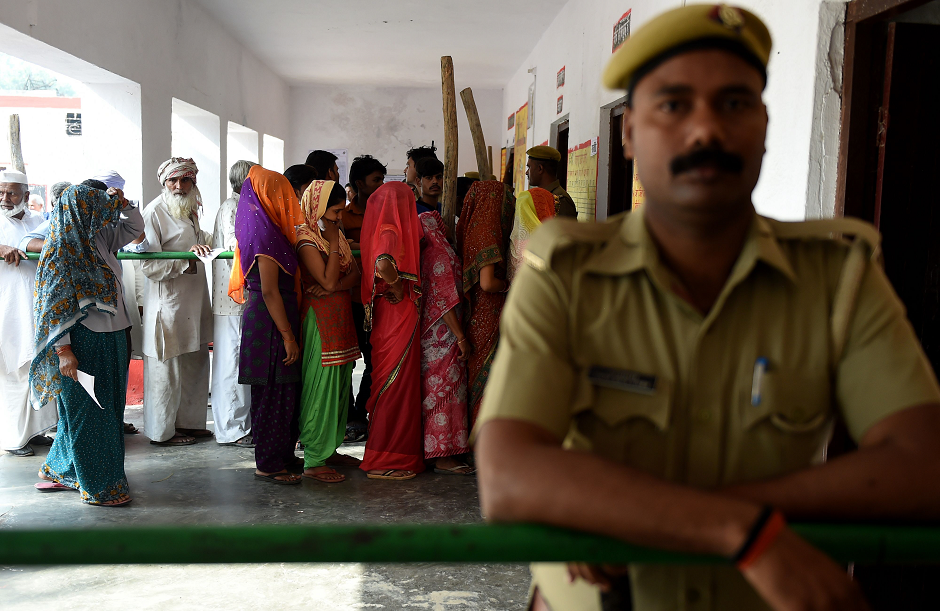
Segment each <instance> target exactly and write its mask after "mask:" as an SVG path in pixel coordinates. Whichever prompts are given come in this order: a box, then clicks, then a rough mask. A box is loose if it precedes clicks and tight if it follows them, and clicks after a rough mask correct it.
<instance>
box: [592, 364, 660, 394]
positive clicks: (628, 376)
mask: <svg viewBox="0 0 940 611" xmlns="http://www.w3.org/2000/svg"><path fill="white" fill-rule="evenodd" d="M588 379H590V380H591V382H592V383H594V384H596V385H598V386H605V387H607V388H613V389H614V390H625V391H627V392H635V393H639V394H641V395H651V394H653V393H654V392H656V376H654V375H649V374H645V373H640V372H639V371H629V370H626V369H612V368H610V367H591V369H590V370H588Z"/></svg>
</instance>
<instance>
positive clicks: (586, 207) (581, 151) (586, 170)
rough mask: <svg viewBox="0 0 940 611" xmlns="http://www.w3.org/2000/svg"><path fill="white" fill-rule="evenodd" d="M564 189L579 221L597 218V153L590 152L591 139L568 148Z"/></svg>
mask: <svg viewBox="0 0 940 611" xmlns="http://www.w3.org/2000/svg"><path fill="white" fill-rule="evenodd" d="M566 190H567V191H568V195H570V196H571V199H572V200H574V205H575V207H576V208H577V209H578V220H579V221H593V220H595V218H597V216H596V207H597V155H592V154H591V140H588V141H587V142H582V143H581V144H579V145H578V146H576V147H574V148H570V149H568V186H567V187H566Z"/></svg>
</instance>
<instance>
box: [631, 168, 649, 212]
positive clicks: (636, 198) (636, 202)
mask: <svg viewBox="0 0 940 611" xmlns="http://www.w3.org/2000/svg"><path fill="white" fill-rule="evenodd" d="M631 201H632V202H633V206H632V209H633V210H636V209H637V208H639V207H640V206H642V205H643V204H644V203H646V191H645V190H644V189H643V185H641V184H640V177H639V175H638V174H637V173H636V159H634V160H633V197H632V198H631Z"/></svg>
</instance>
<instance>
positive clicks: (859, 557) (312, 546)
mask: <svg viewBox="0 0 940 611" xmlns="http://www.w3.org/2000/svg"><path fill="white" fill-rule="evenodd" d="M131 511H133V510H131ZM793 528H794V530H795V531H796V532H797V533H799V534H800V535H802V536H803V537H805V538H806V539H807V540H808V541H809V542H810V543H812V544H814V545H816V546H817V547H819V548H820V549H822V550H824V551H825V552H827V553H828V554H829V555H830V556H832V558H833V559H835V560H837V561H839V562H856V563H859V564H882V563H884V564H900V563H903V564H940V528H933V527H918V526H879V525H864V524H837V525H836V524H795V525H793ZM0 558H2V560H0V563H2V564H18V565H55V564H193V563H219V562H225V563H246V562H392V563H398V562H455V563H458V562H459V563H480V562H487V563H507V562H512V563H522V562H564V561H581V562H592V563H610V564H625V563H631V562H640V563H657V564H704V563H709V564H714V563H723V562H727V561H726V560H724V559H722V558H716V557H711V556H700V555H692V554H678V553H673V552H667V551H662V550H655V549H649V548H644V547H640V546H636V545H630V544H627V543H623V542H620V541H616V540H612V539H607V538H604V537H599V536H595V535H589V534H584V533H578V532H574V531H568V530H563V529H558V528H551V527H546V526H536V525H530V524H513V525H486V524H433V525H391V526H388V525H383V526H372V525H362V526H356V525H317V526H298V525H284V526H270V525H261V526H162V527H135V528H91V529H43V530H19V529H4V530H0Z"/></svg>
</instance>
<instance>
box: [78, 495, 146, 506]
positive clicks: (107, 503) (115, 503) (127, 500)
mask: <svg viewBox="0 0 940 611" xmlns="http://www.w3.org/2000/svg"><path fill="white" fill-rule="evenodd" d="M132 500H134V499H132V498H131V497H129V496H127V495H124V499H123V500H119V501H105V502H104V503H85V504H86V505H91V506H93V507H122V506H124V505H127V504H128V503H130V502H131V501H132Z"/></svg>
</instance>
